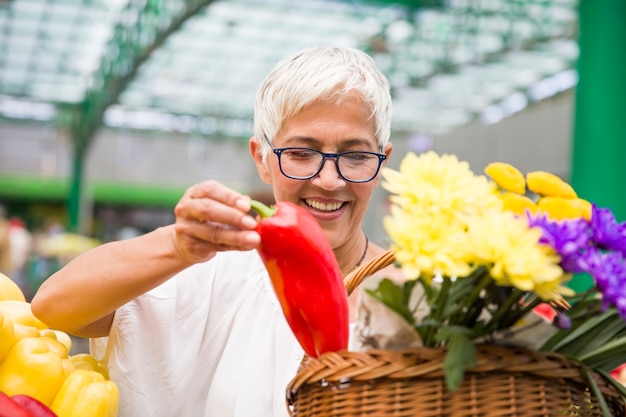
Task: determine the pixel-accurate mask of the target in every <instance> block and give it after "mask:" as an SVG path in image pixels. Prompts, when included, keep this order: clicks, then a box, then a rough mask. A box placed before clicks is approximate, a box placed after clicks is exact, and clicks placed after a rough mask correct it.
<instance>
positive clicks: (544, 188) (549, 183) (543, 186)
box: [526, 171, 578, 198]
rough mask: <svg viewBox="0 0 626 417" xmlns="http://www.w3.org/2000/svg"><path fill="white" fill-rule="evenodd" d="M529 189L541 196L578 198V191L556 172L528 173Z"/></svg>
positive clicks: (527, 182)
mask: <svg viewBox="0 0 626 417" xmlns="http://www.w3.org/2000/svg"><path fill="white" fill-rule="evenodd" d="M526 184H527V185H528V189H529V190H530V191H532V192H534V193H536V194H539V195H540V196H553V197H563V198H576V197H578V196H577V195H576V191H574V189H573V188H572V186H571V185H569V184H568V183H566V182H565V181H563V180H562V179H561V178H559V177H557V176H556V175H554V174H551V173H549V172H545V171H533V172H529V173H528V174H526Z"/></svg>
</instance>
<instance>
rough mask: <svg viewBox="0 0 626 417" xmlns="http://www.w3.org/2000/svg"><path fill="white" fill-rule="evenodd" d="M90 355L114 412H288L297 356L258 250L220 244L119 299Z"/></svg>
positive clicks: (228, 416)
mask: <svg viewBox="0 0 626 417" xmlns="http://www.w3.org/2000/svg"><path fill="white" fill-rule="evenodd" d="M91 354H92V355H93V356H95V357H96V358H98V359H100V360H102V361H103V362H104V363H105V364H106V365H107V367H108V370H109V374H110V377H111V379H112V380H113V381H115V382H116V384H117V386H118V388H119V390H120V408H119V417H139V416H151V417H161V416H162V417H202V416H204V417H209V416H211V417H250V416H255V417H280V416H287V415H288V413H287V405H286V400H285V397H286V392H285V387H286V386H287V384H288V383H289V381H290V380H291V379H292V378H293V377H294V376H295V375H296V372H297V369H298V366H299V364H300V361H301V360H302V357H303V351H302V348H301V347H300V345H299V344H298V342H297V340H296V339H295V337H294V336H293V333H292V332H291V330H290V329H289V326H288V324H287V322H286V320H285V318H284V316H283V314H282V311H281V309H280V305H279V303H278V301H277V299H276V296H275V295H274V292H273V289H272V287H271V284H270V281H269V277H268V275H267V272H266V270H265V267H264V266H263V263H262V261H261V259H260V258H259V256H258V254H257V253H256V251H248V252H236V251H233V252H223V253H219V254H218V255H217V256H215V258H213V259H212V260H210V261H208V262H205V263H203V264H197V265H194V266H193V267H191V268H189V269H187V270H185V271H183V272H181V273H180V274H178V275H176V276H175V277H173V278H171V279H170V280H168V281H167V282H165V283H163V284H162V285H160V286H159V287H157V288H155V289H154V290H152V291H150V292H148V293H146V294H144V295H142V296H140V297H138V298H137V299H135V300H133V301H131V302H129V303H128V304H126V305H124V306H122V307H120V308H119V309H118V310H117V311H116V313H115V318H114V320H113V326H112V328H111V332H110V334H109V337H108V338H100V339H93V340H92V341H91Z"/></svg>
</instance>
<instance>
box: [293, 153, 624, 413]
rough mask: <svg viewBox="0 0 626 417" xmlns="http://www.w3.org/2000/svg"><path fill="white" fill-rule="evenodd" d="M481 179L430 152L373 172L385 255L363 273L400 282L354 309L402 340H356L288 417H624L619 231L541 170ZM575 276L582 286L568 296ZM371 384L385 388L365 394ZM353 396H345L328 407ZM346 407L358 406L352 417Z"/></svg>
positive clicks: (314, 367)
mask: <svg viewBox="0 0 626 417" xmlns="http://www.w3.org/2000/svg"><path fill="white" fill-rule="evenodd" d="M485 173H486V175H475V174H474V173H473V172H472V171H471V170H470V168H469V164H468V163H466V162H462V161H459V160H458V159H457V158H456V157H455V156H452V155H442V156H439V155H437V154H435V153H434V152H427V153H424V154H421V155H420V156H417V155H415V154H412V153H409V154H407V155H406V157H405V158H404V160H403V161H402V163H401V165H400V169H399V171H395V170H392V169H390V168H387V169H385V170H384V171H383V179H384V181H383V187H384V188H385V189H386V190H388V191H389V192H390V193H391V196H390V201H391V203H392V206H391V212H390V215H389V216H387V217H386V218H385V219H384V226H385V229H386V231H387V233H388V235H389V238H390V240H391V249H390V251H389V253H388V254H386V261H385V262H383V263H382V264H378V265H376V264H375V262H374V265H373V266H371V265H370V269H369V270H368V271H366V272H364V274H365V275H367V274H372V273H375V272H376V271H377V270H378V269H381V268H382V267H384V266H386V265H389V264H391V263H395V265H396V266H397V267H398V268H399V269H400V270H401V271H402V273H403V275H404V277H405V280H402V281H399V280H394V279H390V278H386V277H385V276H384V275H383V276H382V277H380V278H379V279H377V280H376V281H375V285H374V286H371V285H370V286H369V287H368V288H367V289H366V290H365V294H363V296H362V299H363V301H362V304H363V303H370V304H369V306H370V307H371V306H372V304H371V302H372V300H374V301H375V302H376V303H378V305H379V307H378V310H376V314H387V313H389V314H392V315H394V316H395V317H396V319H398V318H401V319H400V322H397V326H395V327H393V326H392V327H393V329H395V330H397V333H398V334H400V333H401V334H402V340H403V342H402V343H400V344H398V343H386V344H385V343H382V344H381V343H378V342H377V339H376V334H372V332H371V331H370V332H369V333H368V334H364V333H363V332H361V333H360V336H361V337H362V339H363V340H361V341H362V342H363V341H364V340H365V339H367V340H365V342H364V343H362V346H361V348H363V346H365V348H366V349H369V350H365V351H364V352H362V353H363V354H367V355H363V356H359V353H360V352H354V353H352V352H346V353H345V354H343V355H342V354H341V352H338V353H336V354H330V355H323V356H322V357H320V358H318V360H316V361H315V362H314V363H311V364H309V365H308V366H305V367H304V369H303V370H302V371H301V372H300V373H299V375H298V376H297V377H296V379H295V380H294V381H292V384H290V388H289V389H290V391H289V392H290V393H291V395H292V396H293V397H296V396H297V395H300V396H301V397H302V391H303V389H304V388H305V387H304V386H305V385H306V384H310V385H308V387H307V389H310V388H311V387H312V386H313V385H315V383H317V387H318V388H319V389H318V388H316V389H318V391H320V392H318V393H316V394H315V398H309V399H307V401H309V402H310V404H309V403H307V404H306V405H304V404H302V402H303V401H304V400H303V398H300V400H299V401H300V404H297V407H296V413H295V414H298V415H315V414H314V412H315V411H314V412H312V413H311V414H307V413H306V412H302V411H303V410H305V409H306V410H317V411H321V410H324V411H323V414H324V415H337V416H339V415H342V416H344V415H345V416H348V415H362V414H359V413H360V412H366V413H368V415H372V416H375V415H381V416H382V415H392V414H393V415H398V416H405V415H406V416H409V415H420V416H426V415H427V416H444V415H452V416H455V417H456V416H479V415H481V416H482V415H492V414H490V413H493V415H502V416H504V415H506V416H533V417H534V416H539V415H541V416H551V415H571V416H575V415H576V416H617V415H625V414H624V413H625V407H624V406H625V401H624V398H626V388H625V387H624V386H623V385H622V384H620V383H619V382H618V381H617V380H616V379H615V378H614V377H613V376H611V374H610V373H611V372H613V375H615V370H616V369H617V368H618V367H619V366H620V365H622V364H623V363H624V362H626V260H625V257H626V223H621V224H620V223H618V222H617V221H616V219H615V217H614V215H613V214H612V212H611V211H610V210H609V209H607V208H600V207H597V206H596V205H594V204H592V203H590V202H587V201H585V200H583V199H581V198H579V197H578V196H577V194H576V192H575V190H574V189H573V188H572V187H571V186H570V185H569V184H567V183H566V182H564V181H562V180H561V179H560V178H558V177H557V176H555V175H553V174H550V173H548V172H543V171H537V172H531V173H527V174H526V175H524V174H522V173H521V172H520V171H519V170H517V169H516V168H515V167H513V166H511V165H509V164H505V163H499V162H497V163H492V164H490V165H488V166H487V167H486V169H485ZM375 261H376V260H375ZM370 264H371V263H370ZM366 267H367V266H366ZM574 274H588V275H590V276H591V277H592V278H593V285H592V286H591V287H590V288H589V289H587V290H586V291H584V292H582V293H576V292H574V291H573V290H572V289H570V288H569V287H568V285H567V284H568V281H569V280H570V279H571V278H572V276H573V275H574ZM348 279H350V277H348ZM360 279H362V277H359V280H360ZM380 306H383V307H384V309H385V311H386V312H382V310H381V309H380ZM370 311H372V309H371V308H370ZM381 312H382V313H381ZM373 318H375V317H374V316H368V317H367V318H366V321H367V323H366V324H365V325H363V323H362V322H361V323H357V326H359V325H360V326H361V328H364V327H365V328H367V327H368V326H370V325H371V323H370V321H369V320H370V319H373ZM361 320H362V317H361ZM387 323H388V322H387ZM387 327H389V326H387ZM407 329H408V330H407ZM370 330H371V329H370ZM387 331H388V330H387ZM387 336H389V335H387ZM393 338H394V334H392V335H390V336H389V337H386V338H384V340H385V341H386V342H390V340H393ZM380 340H382V339H379V341H380ZM372 341H373V342H372ZM368 343H369V345H368ZM403 343H404V345H403ZM353 347H354V346H353ZM403 347H404V348H411V349H409V350H403ZM351 350H352V348H351ZM357 350H358V349H357ZM390 357H391V359H389V358H390ZM323 362H326V364H324V363H323ZM505 368H506V369H505ZM383 374H384V375H385V377H384V378H385V379H386V380H387V382H386V383H388V385H389V386H388V387H387V388H385V391H384V392H383V393H382V394H381V395H379V396H375V395H374V392H375V391H376V390H379V389H380V388H378V387H377V386H375V382H374V380H375V379H377V378H379V377H380V376H381V375H383ZM483 375H485V376H486V375H488V376H489V377H490V378H492V379H490V380H486V382H481V381H482V377H483ZM398 379H402V381H403V382H402V384H401V385H398V384H397V380H398ZM422 379H425V382H424V383H423V384H422V385H419V386H418V385H410V383H417V381H418V380H422ZM390 380H394V381H390ZM481 384H483V385H481ZM356 386H360V388H359V390H360V391H361V392H360V393H359V396H358V398H357V397H355V396H345V397H343V398H340V395H341V393H342V392H344V391H345V392H348V391H350V390H351V389H354V387H356ZM320 387H321V388H320ZM424 387H426V388H424ZM426 389H427V390H426ZM564 393H566V394H567V395H565V396H564ZM400 396H403V398H404V399H403V400H402V403H400V404H398V401H399V400H396V404H394V405H390V406H389V407H391V408H385V406H384V404H383V403H389V402H393V401H394V400H393V399H394V398H399V397H400ZM311 397H312V395H311ZM374 397H375V398H376V400H375V401H374V400H371V398H374ZM292 400H293V398H292ZM453 402H454V404H452V403H453ZM292 403H293V401H292ZM356 403H359V404H365V403H367V408H361V409H360V410H359V412H358V413H357V412H351V411H350V406H349V405H348V406H347V405H346V404H356ZM552 403H554V404H556V405H554V406H553V404H552ZM324 404H327V405H326V406H325V405H324ZM328 404H332V405H328ZM424 404H426V405H424ZM479 406H480V407H483V408H482V409H480V410H478V409H477V407H479ZM361 407H362V406H361ZM485 407H486V408H485ZM331 408H332V409H333V410H342V411H340V412H339V411H338V412H335V411H332V412H330V411H329V410H330V409H331ZM496 408H497V411H495V409H496ZM392 410H393V411H392ZM555 410H557V411H555ZM298 411H301V412H300V413H298ZM377 413H380V414H377Z"/></svg>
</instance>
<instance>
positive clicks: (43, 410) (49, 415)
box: [11, 394, 57, 417]
mask: <svg viewBox="0 0 626 417" xmlns="http://www.w3.org/2000/svg"><path fill="white" fill-rule="evenodd" d="M11 399H12V400H13V401H14V402H16V403H17V404H19V405H21V406H22V408H23V409H25V410H28V411H29V412H30V413H31V414H32V415H33V416H34V417H57V415H56V414H55V413H54V411H52V410H51V409H50V407H48V406H47V405H45V404H44V403H42V402H41V401H39V400H38V399H36V398H33V397H31V396H30V395H25V394H17V395H14V396H12V397H11Z"/></svg>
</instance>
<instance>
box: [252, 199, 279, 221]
mask: <svg viewBox="0 0 626 417" xmlns="http://www.w3.org/2000/svg"><path fill="white" fill-rule="evenodd" d="M250 207H252V210H254V211H256V212H257V213H259V216H261V218H264V217H272V216H273V215H274V213H276V207H274V206H271V207H268V206H266V205H265V204H263V203H261V202H260V201H256V200H250Z"/></svg>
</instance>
